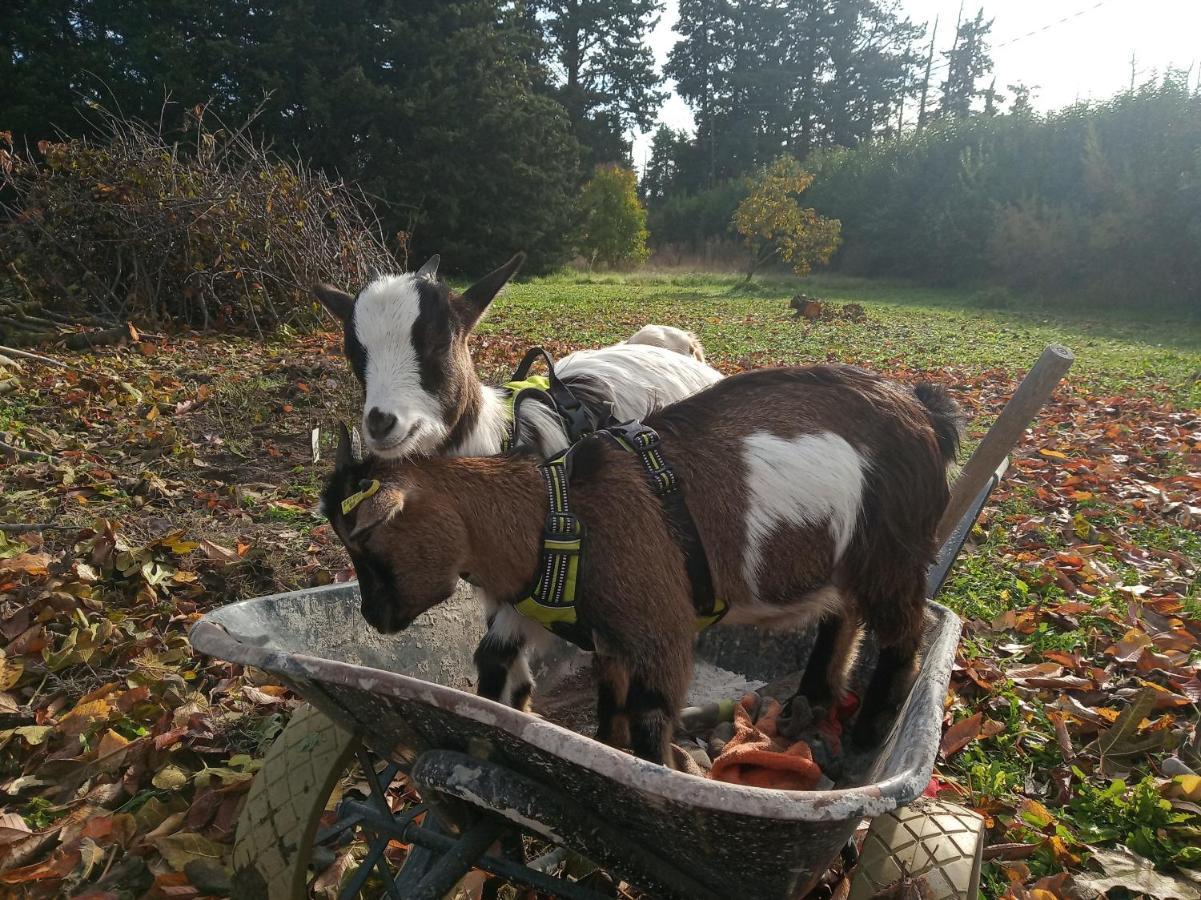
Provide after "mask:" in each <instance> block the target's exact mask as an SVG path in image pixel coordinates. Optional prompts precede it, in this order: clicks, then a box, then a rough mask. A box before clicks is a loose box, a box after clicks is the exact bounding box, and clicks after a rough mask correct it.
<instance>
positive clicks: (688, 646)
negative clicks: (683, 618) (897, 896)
mask: <svg viewBox="0 0 1201 900" xmlns="http://www.w3.org/2000/svg"><path fill="white" fill-rule="evenodd" d="M691 624H692V623H691V621H688V623H687V625H688V626H691ZM660 637H661V638H663V640H662V642H661V643H660V644H659V646H657V647H648V648H647V649H648V650H650V651H652V652H649V653H647V654H646V655H645V656H642V657H641V658H640V660H639V661H638V662H634V663H632V664H631V665H630V667H629V672H630V690H629V693H628V694H627V696H626V713H627V714H628V715H629V717H630V749H631V750H632V751H633V752H634V755H635V756H639V757H641V758H642V759H646V760H650V761H651V762H656V763H659V764H661V765H665V766H667V765H671V758H672V755H671V739H672V736H673V735H674V732H675V722H676V714H677V713H678V712H679V709H680V707H681V706H683V704H684V697H685V695H686V694H687V693H688V682H689V681H690V680H691V678H692V629H691V627H688V628H687V629H686V630H682V631H681V632H680V634H679V635H673V634H669V633H661V634H660ZM677 638H678V640H677Z"/></svg>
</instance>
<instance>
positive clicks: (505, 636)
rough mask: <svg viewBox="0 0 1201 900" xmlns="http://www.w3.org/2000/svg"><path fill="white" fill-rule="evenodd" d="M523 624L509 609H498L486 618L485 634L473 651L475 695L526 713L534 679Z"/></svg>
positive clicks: (506, 607) (522, 620)
mask: <svg viewBox="0 0 1201 900" xmlns="http://www.w3.org/2000/svg"><path fill="white" fill-rule="evenodd" d="M524 621H525V620H524V619H523V617H522V616H521V614H520V613H518V612H517V611H516V610H514V609H513V608H512V607H510V606H507V605H502V606H500V607H499V608H498V609H497V610H496V611H495V612H494V613H493V614H492V615H491V616H489V617H488V633H487V634H485V635H484V638H483V640H481V641H480V643H479V646H478V647H476V650H475V656H474V661H475V668H476V673H477V675H478V678H477V681H476V693H477V694H479V695H480V696H481V697H487V698H488V699H489V700H496V701H497V702H498V703H504V704H506V705H507V706H512V707H514V708H515V709H520V710H524V711H525V712H529V710H530V706H531V700H532V697H533V690H534V679H533V676H532V675H531V674H530V666H529V662H528V661H527V659H526V644H527V641H526V636H525V634H524V633H523V631H524V626H523V622H524Z"/></svg>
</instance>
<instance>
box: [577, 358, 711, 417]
mask: <svg viewBox="0 0 1201 900" xmlns="http://www.w3.org/2000/svg"><path fill="white" fill-rule="evenodd" d="M558 371H559V374H560V375H561V376H562V375H569V374H570V375H589V376H591V377H593V378H595V379H597V380H598V381H601V382H603V383H605V384H608V385H609V386H610V387H611V388H612V389H613V393H614V395H615V396H616V398H617V403H616V406H615V408H614V410H613V413H614V415H615V416H617V418H618V419H620V420H621V421H626V420H628V419H639V420H641V419H644V418H646V417H647V416H648V415H650V414H651V413H652V412H655V411H656V410H657V409H659V408H660V407H663V406H666V405H667V404H669V403H675V402H676V401H677V400H683V399H684V398H685V397H691V396H692V395H693V394H695V393H697V392H698V391H703V390H704V389H705V388H707V387H709V386H710V385H712V384H716V383H717V382H718V381H720V380H721V373H720V372H718V371H717V370H716V369H714V368H713V367H712V366H707V365H705V364H704V363H702V362H697V361H696V360H695V359H693V358H692V357H690V356H684V355H683V354H680V353H673V352H672V351H671V350H666V349H664V348H663V347H656V346H653V345H650V344H614V345H613V346H612V347H602V348H601V349H600V350H577V351H576V352H575V353H572V354H571V355H570V356H565V357H563V359H562V361H560V363H559V366H558Z"/></svg>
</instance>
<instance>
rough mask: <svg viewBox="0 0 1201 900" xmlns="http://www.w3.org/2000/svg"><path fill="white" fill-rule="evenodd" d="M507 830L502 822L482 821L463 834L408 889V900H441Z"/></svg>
mask: <svg viewBox="0 0 1201 900" xmlns="http://www.w3.org/2000/svg"><path fill="white" fill-rule="evenodd" d="M504 828H505V825H504V823H503V822H500V821H498V820H496V819H492V818H481V819H480V820H479V821H477V822H476V823H475V824H474V825H472V826H471V827H470V828H468V829H467V830H466V831H464V832H463V835H462V837H460V838H459V839H458V841H456V842H455V845H454V847H452V848H451V849H449V850H447V851H446V853H444V854H443V855H442V857H441V858H440V859H439V860H438V861H437V862H436V863H434V865H433V866H431V867H430V869H429V871H428V872H427V873H426V874H425V877H424V878H422V879H421V881H420V882H418V883H417V884H416V885H414V886H413V887H412V888H411V889H406V891H405V893H404V897H405V898H406V900H442V898H443V897H445V896H446V895H447V894H448V893H449V892H450V890H451V888H453V887H454V886H455V885H456V884H458V882H459V879H461V878H462V877H463V876H464V875H466V874H467V873H468V872H470V871H471V870H472V869H473V868H475V865H476V863H477V862H478V860H479V858H480V857H481V856H483V855H484V852H485V851H486V850H487V849H488V848H489V847H490V846H492V843H493V842H494V841H495V840H496V839H497V838H498V837H500V833H501V832H502V831H503V830H504ZM397 886H398V887H399V882H398V883H397Z"/></svg>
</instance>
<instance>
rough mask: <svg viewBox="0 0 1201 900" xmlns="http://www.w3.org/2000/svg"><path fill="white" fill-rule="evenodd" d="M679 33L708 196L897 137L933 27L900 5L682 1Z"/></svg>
mask: <svg viewBox="0 0 1201 900" xmlns="http://www.w3.org/2000/svg"><path fill="white" fill-rule="evenodd" d="M676 31H677V32H678V33H679V34H680V35H681V39H680V40H679V41H678V42H677V43H676V45H675V47H674V48H673V49H672V51H671V55H670V57H669V60H668V64H667V68H666V72H667V74H668V75H669V76H670V77H672V78H674V79H675V80H676V83H677V89H678V90H679V92H680V96H682V97H683V98H684V100H685V101H686V102H687V103H688V104H689V105H690V106H691V107H692V108H693V110H694V111H695V113H696V124H697V139H696V146H697V147H698V148H699V149H701V150H702V151H703V152H702V153H699V154H698V157H700V158H701V159H703V160H704V163H705V171H704V176H703V177H702V178H695V177H693V173H692V172H684V173H683V175H684V183H685V185H686V187H687V188H688V189H689V190H697V189H700V188H710V187H712V186H714V185H715V184H716V183H718V182H720V181H723V180H725V179H728V178H733V177H738V176H741V175H743V174H744V173H746V172H748V171H751V170H753V169H754V168H755V167H756V166H759V165H762V164H764V163H766V162H769V161H771V160H773V159H775V158H776V157H777V156H779V155H780V154H781V153H790V154H791V155H793V156H797V157H799V158H804V157H806V156H807V155H808V154H809V153H811V152H812V151H814V150H816V149H819V148H821V147H825V146H831V145H838V146H848V147H849V146H856V145H858V144H860V143H862V142H864V141H866V140H869V139H871V138H872V137H874V136H877V135H883V134H891V133H894V132H895V128H896V126H895V124H894V115H895V113H896V111H897V110H898V109H900V108H901V106H902V104H903V101H904V97H905V95H906V93H907V92H908V91H909V89H910V85H912V84H914V83H916V78H915V75H916V66H917V57H916V54H915V53H914V51H913V44H914V42H915V41H916V40H917V39H918V37H919V36H920V34H921V31H922V29H920V28H918V27H916V26H914V25H913V24H912V23H911V22H910V21H909V20H908V19H906V18H905V17H904V16H903V15H901V6H900V3H899V2H898V0H771V2H767V0H744V2H741V3H736V2H734V0H681V3H680V19H679V22H678V23H677V24H676Z"/></svg>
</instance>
